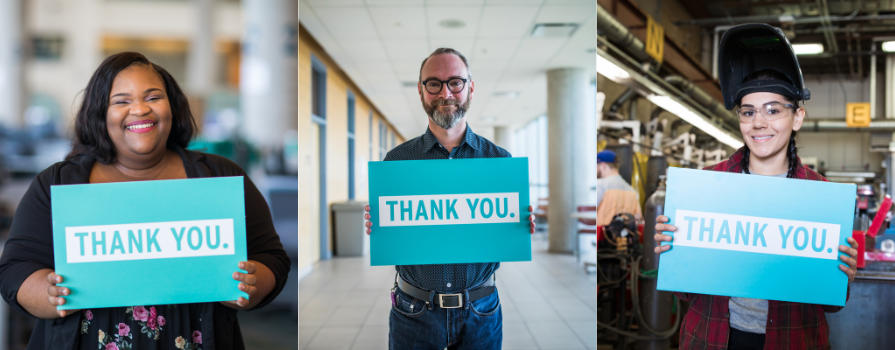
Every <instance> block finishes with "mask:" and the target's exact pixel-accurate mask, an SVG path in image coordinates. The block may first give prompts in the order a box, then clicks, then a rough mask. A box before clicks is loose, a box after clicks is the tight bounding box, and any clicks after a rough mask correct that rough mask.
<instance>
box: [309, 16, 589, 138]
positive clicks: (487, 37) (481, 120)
mask: <svg viewBox="0 0 895 350" xmlns="http://www.w3.org/2000/svg"><path fill="white" fill-rule="evenodd" d="M448 19H451V20H460V21H463V22H465V24H466V25H465V26H463V27H461V28H445V27H442V26H441V25H439V23H440V22H441V21H443V20H448ZM299 21H300V22H301V23H302V25H303V26H304V27H305V28H306V29H307V30H308V32H310V34H311V35H313V36H314V38H315V39H316V40H317V42H319V43H320V45H321V46H323V48H324V49H325V50H326V51H327V53H328V54H329V55H330V56H331V57H332V58H333V59H334V60H335V61H336V62H337V63H338V64H339V66H340V67H341V68H342V69H343V70H344V71H345V72H346V73H347V74H348V75H349V76H350V77H351V79H352V80H353V81H354V82H355V84H357V85H358V87H359V88H360V89H361V90H362V92H363V93H364V95H366V96H367V97H368V98H369V99H371V100H372V102H373V104H374V105H376V108H378V109H379V110H380V111H381V112H382V113H383V114H385V116H386V118H388V119H389V121H391V123H392V124H394V125H395V127H396V128H397V129H398V132H400V133H401V134H402V135H404V136H405V137H408V138H412V137H415V136H417V135H419V134H421V133H422V132H423V131H424V130H425V128H426V123H427V117H426V114H425V112H424V111H423V107H422V105H421V104H420V100H419V94H418V92H417V89H416V85H413V87H403V86H402V83H403V82H416V81H417V80H418V76H419V69H420V63H422V61H423V59H425V58H426V56H428V55H429V53H431V52H432V51H434V50H435V49H436V48H439V47H451V48H454V49H456V50H458V51H460V52H461V53H463V54H464V55H465V56H466V58H467V59H468V60H469V65H470V70H471V72H472V78H473V80H474V81H475V87H476V90H475V94H474V97H473V102H472V106H471V107H470V108H469V112H468V113H467V119H468V121H469V123H470V124H471V125H472V126H473V127H475V126H476V125H478V126H518V125H522V124H524V123H526V122H528V121H530V120H531V119H533V118H535V117H537V116H539V115H542V114H544V113H546V111H547V79H546V71H547V70H548V69H551V68H557V67H579V68H585V69H586V70H587V71H588V72H589V74H590V76H591V77H590V79H596V51H595V50H594V49H595V48H596V42H597V40H596V33H597V22H596V21H597V20H596V5H595V2H594V1H593V0H454V1H450V2H445V1H434V0H299ZM536 23H578V24H580V26H579V27H578V29H577V30H576V31H575V33H574V34H573V35H572V36H571V37H564V38H533V37H531V35H530V33H531V31H532V28H533V27H534V25H535V24H536ZM497 92H517V93H518V96H517V97H516V98H508V97H501V96H495V95H494V94H495V93H497Z"/></svg>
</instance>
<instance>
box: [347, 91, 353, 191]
mask: <svg viewBox="0 0 895 350" xmlns="http://www.w3.org/2000/svg"><path fill="white" fill-rule="evenodd" d="M348 199H349V200H352V199H354V94H352V93H351V91H348Z"/></svg>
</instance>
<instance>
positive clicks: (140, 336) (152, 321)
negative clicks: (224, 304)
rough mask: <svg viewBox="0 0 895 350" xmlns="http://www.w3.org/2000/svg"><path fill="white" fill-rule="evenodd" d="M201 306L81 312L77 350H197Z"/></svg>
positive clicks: (143, 307)
mask: <svg viewBox="0 0 895 350" xmlns="http://www.w3.org/2000/svg"><path fill="white" fill-rule="evenodd" d="M203 307H204V306H203V304H177V305H155V306H133V307H127V308H124V307H116V308H103V309H90V310H83V311H81V327H80V340H79V343H80V344H79V345H80V346H79V347H78V348H79V349H82V350H94V349H97V350H131V349H134V350H143V349H183V350H200V349H202V332H201V329H202V322H203V320H202V310H203ZM206 322H212V320H206Z"/></svg>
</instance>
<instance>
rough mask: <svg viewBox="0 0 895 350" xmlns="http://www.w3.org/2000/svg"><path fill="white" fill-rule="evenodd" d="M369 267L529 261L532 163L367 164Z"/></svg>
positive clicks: (482, 160) (522, 160)
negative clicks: (368, 174) (529, 196)
mask: <svg viewBox="0 0 895 350" xmlns="http://www.w3.org/2000/svg"><path fill="white" fill-rule="evenodd" d="M369 169H370V217H371V219H370V221H371V222H372V223H373V227H372V229H373V233H372V234H371V235H370V264H371V265H373V266H379V265H421V264H455V263H475V262H497V261H531V235H530V234H529V221H528V215H529V212H528V202H529V199H528V186H529V184H528V158H478V159H445V160H408V161H389V162H370V163H369Z"/></svg>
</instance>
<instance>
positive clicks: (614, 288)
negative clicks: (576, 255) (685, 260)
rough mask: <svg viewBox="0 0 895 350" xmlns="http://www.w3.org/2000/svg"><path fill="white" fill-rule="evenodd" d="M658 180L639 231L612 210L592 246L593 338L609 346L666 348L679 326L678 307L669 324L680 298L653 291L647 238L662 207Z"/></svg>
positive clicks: (653, 258) (652, 256)
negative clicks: (595, 334) (595, 333)
mask: <svg viewBox="0 0 895 350" xmlns="http://www.w3.org/2000/svg"><path fill="white" fill-rule="evenodd" d="M658 181H659V184H658V187H657V188H656V189H655V193H653V194H652V196H650V197H649V199H648V200H647V202H646V211H645V213H644V216H645V219H646V224H645V226H644V229H643V235H642V236H641V235H639V234H638V232H637V224H636V222H635V221H634V216H633V215H631V214H618V215H616V216H615V217H614V218H613V220H612V222H611V223H610V224H609V225H608V226H606V227H605V228H604V230H603V234H604V239H603V240H602V241H601V242H600V244H599V245H598V251H597V275H598V277H597V291H598V292H597V309H598V312H597V329H598V337H597V342H598V343H601V342H602V343H612V344H614V348H615V349H625V348H627V347H628V346H629V345H630V344H632V343H634V342H637V343H638V344H637V348H638V349H650V350H660V349H668V348H669V346H670V341H669V339H670V338H671V337H672V336H673V335H675V334H676V333H677V331H678V327H679V326H680V320H681V312H680V311H678V312H677V314H676V315H675V321H674V324H673V325H670V324H671V316H672V309H673V308H674V309H676V310H680V305H679V304H680V302H679V301H677V300H676V299H674V302H673V301H672V299H673V298H672V293H670V292H662V291H658V290H656V278H657V276H658V267H659V260H658V259H659V257H658V255H657V254H656V253H655V252H654V251H653V247H655V246H656V244H655V239H654V237H653V236H654V234H655V227H656V217H657V216H658V215H661V214H662V212H663V211H664V206H665V176H664V175H660V176H659V180H658ZM639 238H642V241H641V240H640V239H639ZM628 305H630V307H629V306H628Z"/></svg>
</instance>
